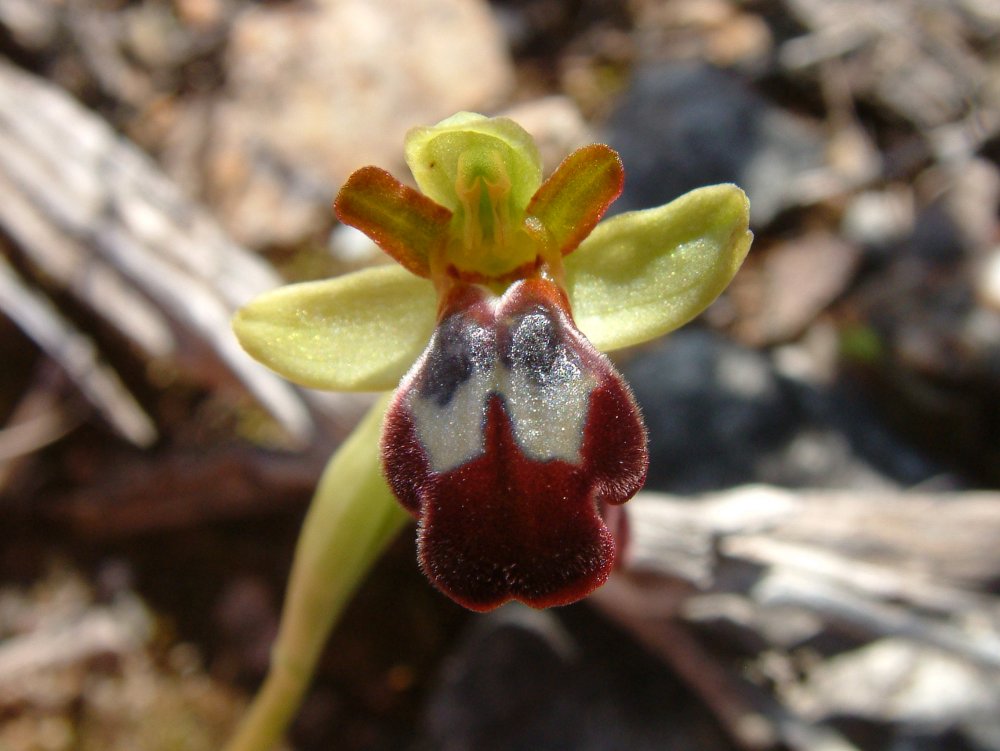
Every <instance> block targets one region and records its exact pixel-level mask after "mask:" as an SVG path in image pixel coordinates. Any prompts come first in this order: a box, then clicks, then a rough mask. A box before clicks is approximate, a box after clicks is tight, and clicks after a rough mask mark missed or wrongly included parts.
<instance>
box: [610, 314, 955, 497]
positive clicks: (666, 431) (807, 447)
mask: <svg viewBox="0 0 1000 751" xmlns="http://www.w3.org/2000/svg"><path fill="white" fill-rule="evenodd" d="M623 371H624V374H625V377H626V379H627V380H628V381H629V382H630V383H631V384H632V387H633V389H634V391H635V395H636V398H637V399H638V401H639V404H640V406H641V407H642V410H643V414H644V415H645V418H646V424H647V427H648V428H649V435H650V472H649V482H648V484H647V487H650V488H653V489H658V490H666V491H670V492H675V493H695V492H704V491H709V490H718V489H723V488H726V487H731V486H733V485H739V484H743V483H750V482H767V483H772V484H776V485H780V486H784V487H829V488H858V489H862V488H873V487H887V486H894V485H903V486H908V485H912V484H915V483H918V482H921V481H923V480H926V479H928V478H930V477H932V476H935V475H936V474H937V468H936V467H935V466H934V465H933V464H932V463H931V462H929V461H927V460H926V459H924V458H923V457H922V456H920V455H919V454H918V453H917V452H916V451H914V450H913V449H911V448H910V447H909V446H907V445H906V444H905V443H903V442H902V441H901V440H900V439H899V438H897V437H895V436H894V435H893V434H892V433H891V432H890V431H889V430H887V429H886V428H885V427H884V426H883V425H882V424H881V423H880V422H879V421H878V419H877V417H876V416H875V415H874V414H873V411H872V408H871V406H870V405H869V404H868V403H867V402H865V401H864V400H863V399H862V398H861V397H860V396H858V395H856V394H850V393H848V392H847V391H846V390H844V389H841V390H829V391H824V390H821V389H819V388H818V387H815V386H811V385H808V384H805V383H803V382H799V381H794V380H792V379H789V378H785V377H784V376H782V375H781V374H780V373H778V371H777V370H776V369H775V367H774V365H773V363H772V362H771V359H770V358H769V357H768V355H766V354H764V353H761V352H757V351H754V350H751V349H747V348H744V347H741V346H739V345H736V344H734V343H731V342H729V341H727V340H725V339H724V338H722V337H721V336H719V335H716V334H712V333H709V332H706V331H703V330H698V329H688V330H684V331H681V332H678V333H677V334H674V335H673V336H671V337H670V338H669V339H666V340H664V341H663V343H662V344H660V345H659V346H658V347H656V348H655V349H653V350H650V351H647V352H645V353H644V354H643V355H642V356H640V357H638V358H637V359H636V360H634V361H633V362H631V363H629V364H628V365H627V366H626V367H625V368H623Z"/></svg>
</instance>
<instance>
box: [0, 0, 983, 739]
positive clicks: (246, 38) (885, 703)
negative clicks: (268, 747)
mask: <svg viewBox="0 0 1000 751" xmlns="http://www.w3.org/2000/svg"><path fill="white" fill-rule="evenodd" d="M0 53H2V57H0V749H2V751H35V750H36V749H37V750H38V751H62V750H64V749H66V750H69V749H79V750H84V751H90V750H92V749H101V750H102V751H105V750H114V749H128V750H130V751H131V750H136V751H147V750H149V751H160V750H161V749H162V750H164V751H166V750H167V749H193V750H195V751H200V750H202V749H205V750H208V749H217V748H219V747H220V745H221V743H222V741H223V739H224V738H225V737H226V735H227V734H228V732H229V731H230V729H231V728H232V725H233V723H234V722H235V720H236V719H237V718H238V716H239V713H240V712H241V711H242V708H243V707H244V706H245V703H246V701H247V700H248V697H249V696H251V695H252V692H253V689H254V687H255V686H256V685H257V683H258V682H259V681H260V680H261V678H262V676H263V673H264V670H265V667H266V662H267V653H268V647H269V644H270V640H271V638H272V637H273V635H274V632H275V628H276V624H277V617H278V609H279V607H280V603H281V599H282V591H283V586H284V581H285V577H286V576H287V572H288V570H289V564H290V560H291V550H292V546H293V544H294V541H295V538H296V535H297V532H298V529H299V526H300V523H301V519H302V516H303V514H304V511H305V508H306V504H307V502H308V499H309V497H310V494H311V491H312V488H313V486H314V483H315V481H316V479H317V477H318V474H319V472H320V470H321V469H322V467H323V464H324V463H325V461H326V459H327V457H328V456H329V455H330V453H331V452H332V451H333V450H334V449H335V447H336V445H337V443H338V442H339V441H340V440H341V439H342V438H343V436H344V435H346V433H347V431H349V430H350V428H351V426H352V424H353V422H354V421H355V420H356V419H357V417H358V416H359V415H360V414H361V413H362V411H363V410H364V408H365V405H366V404H367V403H368V401H369V398H368V397H365V396H364V395H353V396H350V395H330V394H318V393H311V392H306V391H304V390H301V389H297V388H294V387H292V386H290V385H288V384H287V383H284V382H283V381H281V380H280V379H278V378H277V377H274V376H272V375H271V374H270V373H268V372H266V371H265V370H264V368H263V367H262V366H258V365H256V364H255V363H253V362H252V361H251V360H250V359H249V358H248V357H246V356H245V355H243V353H242V352H241V351H240V350H239V348H238V346H237V345H236V344H235V341H234V340H233V338H232V336H231V334H230V332H229V325H228V320H229V317H230V315H231V313H232V311H233V310H234V309H235V308H236V307H238V306H239V305H240V304H242V303H244V302H246V301H247V300H249V299H250V298H251V297H253V296H254V295H256V294H258V293H260V292H262V291H265V290H267V289H270V288H273V287H275V286H278V285H279V284H281V283H283V281H284V280H303V279H313V278H323V277H327V276H330V275H333V274H337V273H343V272H345V271H349V270H353V269H357V268H360V267H363V266H366V265H369V264H374V263H382V262H384V259H383V258H382V257H381V255H380V253H379V251H378V250H377V249H374V248H373V247H372V246H370V245H369V244H368V243H367V242H366V241H363V240H359V238H358V236H357V235H356V234H354V233H353V231H349V230H347V229H346V228H342V227H338V226H336V222H335V220H334V219H333V217H332V214H331V212H330V208H329V207H330V203H331V200H332V197H333V196H334V195H335V193H336V191H337V189H338V187H339V185H340V183H341V182H342V181H343V180H344V179H345V178H346V176H347V175H348V174H349V173H350V172H351V171H353V170H354V169H356V168H357V167H360V166H363V165H365V164H376V165H380V166H383V167H386V168H389V169H391V170H392V171H393V172H394V173H395V174H396V175H398V176H399V177H400V178H407V177H408V176H407V175H406V170H405V166H404V165H403V162H402V139H403V136H404V134H405V132H406V130H407V129H408V128H409V127H411V126H414V125H424V124H430V123H434V122H436V121H438V120H440V119H442V118H444V117H446V116H448V115H450V114H452V113H453V112H455V111H457V110H463V109H465V110H475V111H481V112H484V113H487V114H509V115H510V116H512V117H514V118H515V119H517V120H518V121H519V122H520V123H522V124H523V125H524V126H525V127H526V128H527V129H528V130H529V131H531V132H532V133H533V134H534V135H535V136H536V138H537V139H538V140H539V143H540V146H541V148H542V151H543V155H544V159H545V162H546V169H547V170H551V169H552V168H553V167H554V166H555V165H556V164H557V163H558V162H559V160H560V159H561V158H562V157H563V156H564V155H565V154H567V153H568V152H569V151H570V150H572V149H573V148H575V147H577V146H580V145H583V144H586V143H589V142H594V141H602V142H606V143H609V144H610V145H611V146H613V147H614V148H616V149H618V150H619V152H620V153H621V155H622V159H623V161H624V163H625V168H626V187H625V193H624V194H623V196H622V198H621V199H620V200H619V201H618V202H617V203H616V204H615V206H614V207H613V210H614V211H623V210H630V209H637V208H644V207H649V206H654V205H658V204H660V203H664V202H666V201H668V200H670V199H672V198H674V197H676V196H678V195H680V194H681V193H683V192H684V191H686V190H689V189H691V188H694V187H697V186H700V185H705V184H710V183H716V182H723V181H733V182H736V183H738V184H739V185H740V186H741V187H743V188H744V189H745V190H746V191H747V192H748V193H749V195H750V199H751V205H752V229H753V230H754V232H755V234H756V240H755V242H754V246H753V249H752V251H751V254H750V257H749V259H748V261H747V263H746V265H745V267H744V268H743V270H742V271H741V272H740V274H739V275H738V276H737V278H736V280H735V282H734V283H733V285H732V286H731V287H730V289H729V290H728V291H727V292H726V293H725V294H724V295H723V297H722V298H720V300H719V301H718V302H716V303H715V304H714V305H713V306H712V307H711V308H710V309H709V310H708V311H707V312H706V313H705V314H704V315H703V316H702V317H701V318H700V319H699V320H698V321H696V322H695V323H693V324H692V325H690V326H688V327H687V328H685V329H684V330H682V331H680V332H678V333H676V334H674V335H672V336H670V337H669V338H667V339H665V340H663V341H661V342H658V343H654V344H651V345H648V346H646V347H643V348H640V349H637V350H634V351H629V352H625V353H621V354H620V356H618V357H617V361H618V362H619V364H620V366H621V368H622V370H623V371H624V372H625V374H626V376H627V377H628V379H629V380H630V381H631V383H632V384H633V385H634V388H635V391H636V394H637V397H638V399H639V401H640V403H641V405H642V407H643V409H644V412H645V415H646V417H647V421H648V425H649V430H650V436H651V453H652V466H651V472H650V483H649V490H650V491H651V493H650V494H648V495H644V496H642V497H640V498H639V499H636V500H634V501H632V502H631V503H630V505H629V509H630V512H631V524H632V530H633V545H632V547H631V548H630V550H629V552H628V555H627V556H626V557H625V560H624V566H623V570H622V571H621V572H620V573H619V574H617V575H616V576H615V577H614V578H613V580H612V582H610V583H609V585H608V586H607V587H606V588H605V589H604V590H601V592H600V593H599V594H598V595H597V596H595V597H594V598H592V600H591V601H588V602H586V603H582V604H578V605H574V606H571V607H568V608H562V609H559V610H557V611H547V612H542V613H538V612H533V611H528V610H525V609H523V608H519V607H516V606H511V607H505V608H502V609H501V610H500V611H498V612H496V613H494V614H491V615H487V616H478V615H471V614H469V613H466V612H464V611H462V610H461V609H460V608H458V607H457V606H455V605H453V604H452V603H451V602H450V601H448V600H446V599H445V598H443V597H441V596H440V595H438V594H437V593H436V592H434V591H433V590H432V589H431V588H430V587H429V586H428V585H427V584H426V582H425V580H424V579H423V577H422V576H421V575H420V574H419V572H418V571H417V569H416V564H415V562H414V551H413V541H412V534H410V533H409V532H407V533H405V534H404V535H402V537H401V538H400V539H399V540H398V541H397V542H396V543H395V544H394V546H393V547H392V548H391V550H390V551H389V553H388V554H387V555H386V556H385V558H384V559H383V560H382V561H381V562H380V563H379V564H378V566H377V567H376V569H375V571H374V572H373V574H372V575H371V576H370V577H369V579H368V580H367V581H366V583H365V584H364V586H363V587H362V589H361V591H360V592H359V594H358V596H357V597H356V599H355V601H354V602H353V603H352V605H351V606H350V608H349V610H348V612H347V613H346V615H345V617H344V619H343V621H342V623H341V624H340V626H339V627H338V629H337V630H336V632H335V634H334V636H333V638H332V640H331V642H330V646H329V648H328V650H327V652H326V654H325V656H324V658H323V661H322V665H321V669H320V675H319V676H318V678H317V681H316V683H315V686H314V688H313V690H312V691H311V692H310V694H309V696H308V697H307V699H306V701H305V704H304V706H303V709H302V712H301V714H300V716H299V717H298V719H297V721H296V724H295V727H294V729H293V732H292V734H291V737H290V739H289V742H288V746H287V748H289V749H299V750H300V751H310V750H312V749H330V748H337V749H342V750H344V751H354V750H358V749H378V750H382V749H386V750H389V749H393V750H395V749H401V750H403V751H422V750H424V749H427V750H432V749H447V750H448V751H462V750H464V749H475V750H476V751H491V750H496V751H508V750H513V749H517V750H521V749H523V750H525V751H549V750H560V751H561V750H563V749H566V750H571V751H578V750H593V751H605V750H608V751H610V750H613V749H630V750H633V751H634V750H636V749H638V750H640V751H641V750H645V749H649V750H651V751H653V750H667V749H698V750H700V751H715V750H716V749H719V750H722V751H729V750H730V749H749V750H751V751H768V750H772V749H773V750H775V751H777V750H779V749H803V750H806V749H808V750H815V751H850V750H851V749H857V750H864V751H867V750H868V749H872V750H875V749H878V750H881V749H890V750H891V751H911V750H913V751H921V750H924V749H926V750H928V751H930V750H931V749H935V750H936V749H948V750H950V749H1000V680H998V678H1000V599H998V597H997V595H998V591H1000V495H998V493H997V492H996V490H997V488H998V486H1000V223H998V222H1000V171H998V169H1000V165H998V161H1000V5H998V4H997V3H996V2H995V0H746V1H745V2H741V1H738V0H629V1H627V2H610V1H608V0H493V1H492V2H487V0H410V1H406V0H271V1H269V2H265V1H264V0H260V1H257V2H253V1H251V0H0Z"/></svg>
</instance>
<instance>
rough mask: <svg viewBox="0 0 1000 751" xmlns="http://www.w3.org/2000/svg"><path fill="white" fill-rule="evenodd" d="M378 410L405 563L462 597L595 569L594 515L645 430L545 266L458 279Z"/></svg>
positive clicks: (533, 587)
mask: <svg viewBox="0 0 1000 751" xmlns="http://www.w3.org/2000/svg"><path fill="white" fill-rule="evenodd" d="M443 303H444V304H443V306H442V311H441V318H440V322H439V323H438V327H437V330H436V331H435V332H434V336H433V337H432V338H431V342H430V344H429V345H428V347H427V350H426V351H425V352H424V354H423V356H422V357H421V358H420V359H419V360H418V361H417V363H416V364H415V365H414V366H413V368H412V370H410V372H409V373H408V374H407V375H406V377H405V378H404V379H403V382H402V384H401V385H400V388H399V390H398V391H397V393H396V396H395V398H394V399H393V401H392V403H391V405H390V407H389V410H388V412H387V413H386V419H385V427H384V430H383V434H382V457H383V463H384V467H385V472H386V477H387V478H388V480H389V484H390V486H391V487H392V489H393V491H394V492H395V494H396V496H397V498H398V499H399V501H400V502H401V503H402V504H403V505H404V506H405V507H406V508H407V509H408V510H409V511H410V512H411V513H413V514H414V515H415V516H416V517H417V518H418V519H419V520H420V530H419V537H418V547H419V554H420V560H421V564H422V566H423V569H424V571H425V572H426V574H427V576H428V577H429V578H430V579H431V581H432V582H434V584H436V585H437V586H438V587H440V588H441V589H442V590H443V591H444V592H446V593H447V594H448V595H450V596H451V597H453V598H454V599H455V600H457V601H458V602H460V603H461V604H463V605H465V606H466V607H468V608H471V609H473V610H485V609H489V608H492V607H495V606H496V605H498V604H500V603H502V602H504V601H505V600H508V599H510V598H516V599H519V600H522V601H524V602H527V603H529V604H531V605H534V606H536V607H545V606H548V605H561V604H564V603H566V602H571V601H573V600H576V599H579V598H580V597H583V596H584V595H586V594H588V593H589V592H590V591H592V590H593V589H594V588H595V587H598V586H600V585H601V584H603V583H604V581H605V579H607V576H608V573H609V571H610V569H611V566H612V563H613V562H614V560H615V539H614V537H613V536H612V534H611V532H610V531H609V530H608V528H607V526H606V525H605V522H604V520H603V519H602V515H601V509H602V508H603V507H605V506H606V505H607V504H620V503H624V502H625V501H627V500H628V499H629V498H631V497H632V496H633V495H635V493H636V492H638V490H639V488H641V487H642V484H643V482H644V481H645V478H646V467H647V463H648V462H647V454H646V435H645V431H644V429H643V425H642V420H641V418H640V417H639V412H638V409H637V408H636V405H635V401H634V400H633V398H632V395H631V393H630V392H629V389H628V387H627V386H626V385H625V383H624V381H623V380H622V378H621V376H619V375H618V373H617V372H615V369H614V367H613V366H612V365H611V363H610V362H609V361H608V359H607V358H606V357H605V356H604V355H602V354H600V353H599V352H598V351H597V350H596V349H594V347H593V346H592V345H591V344H590V342H588V341H587V339H586V337H584V336H583V335H582V334H581V333H580V332H579V331H577V329H576V327H575V326H574V324H573V319H572V317H571V316H570V313H569V304H568V302H567V299H566V295H565V293H564V292H563V291H562V290H561V289H560V288H559V287H558V285H556V284H554V283H553V282H552V281H550V280H547V279H544V278H538V277H536V278H530V279H523V280H519V281H517V282H514V283H513V284H512V285H510V286H509V287H508V288H507V289H506V291H505V292H504V293H503V294H502V295H496V294H494V293H493V292H491V291H490V290H488V289H486V288H485V287H482V286H479V285H471V284H458V285H456V286H455V287H453V288H452V290H451V292H450V293H449V295H448V298H447V299H446V300H445V301H443Z"/></svg>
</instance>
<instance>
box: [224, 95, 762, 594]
mask: <svg viewBox="0 0 1000 751" xmlns="http://www.w3.org/2000/svg"><path fill="white" fill-rule="evenodd" d="M406 158H407V163H408V164H409V166H410V169H411V171H412V172H413V175H414V178H415V179H416V182H417V185H418V186H419V188H420V191H417V190H414V189H412V188H409V187H407V186H405V185H403V184H402V183H400V182H399V181H398V180H396V179H395V178H394V177H392V175H390V174H389V173H388V172H386V171H384V170H381V169H379V168H376V167H365V168H362V169H360V170H358V171H357V172H355V173H354V174H353V175H351V177H350V178H349V179H348V181H347V183H346V184H345V185H344V187H343V189H342V190H341V192H340V194H339V195H338V197H337V200H336V202H335V210H336V212H337V215H338V217H339V218H340V219H341V221H343V222H345V223H347V224H351V225H353V226H355V227H357V228H358V229H360V230H361V231H363V232H365V233H366V234H367V235H368V236H369V237H371V238H372V239H373V240H374V241H375V242H376V243H377V244H378V245H379V246H380V247H381V248H382V249H383V250H384V251H385V252H386V253H388V254H389V255H390V256H391V257H392V258H394V259H395V260H396V261H397V262H398V264H399V265H398V266H389V267H379V268H375V269H370V270H366V271H362V272H358V273H355V274H350V275H347V276H344V277H339V278H336V279H332V280H328V281H323V282H311V283H305V284H299V285H291V286H289V287H285V288H282V289H279V290H276V291H274V292H272V293H268V294H266V295H264V296H262V297H261V298H258V299H257V300H255V301H254V302H252V303H251V304H250V305H248V306H246V307H245V308H243V309H242V310H241V311H240V312H239V313H238V315H237V318H236V321H235V328H236V332H237V335H238V336H239V338H240V341H241V342H242V344H243V346H244V347H245V348H246V349H247V350H248V351H249V352H250V353H251V354H252V355H254V356H255V357H257V358H258V359H260V360H261V361H262V362H264V363H265V364H267V365H269V366H270V367H272V368H273V369H275V370H276V371H278V372H279V373H282V374H283V375H285V376H286V377H288V378H290V379H291V380H294V381H297V382H299V383H301V384H303V385H306V386H312V387H317V388H324V389H334V390H388V389H392V388H393V387H395V386H396V385H397V384H398V388H397V389H396V391H395V394H394V395H393V396H392V398H391V400H390V401H389V403H388V408H387V409H386V411H385V417H384V422H383V427H382V434H381V441H380V456H381V465H382V471H383V473H384V478H385V481H387V483H388V487H389V489H390V490H391V491H392V494H393V495H394V496H395V497H396V499H397V500H398V501H399V502H400V503H401V504H402V506H403V507H405V509H406V510H407V511H409V512H410V513H411V514H412V515H413V516H414V517H415V518H416V519H417V522H418V532H417V540H418V555H419V558H420V563H421V567H422V569H423V570H424V572H425V574H426V575H427V576H428V578H429V579H430V580H431V582H433V583H434V584H435V586H437V587H438V588H439V589H441V590H442V591H443V592H445V593H446V594H447V595H449V596H450V597H452V598H453V599H454V600H456V601H457V602H459V603H461V604H462V605H465V606H466V607H468V608H471V609H474V610H488V609H491V608H494V607H496V606H497V605H499V604H501V603H503V602H505V601H507V600H510V599H516V600H520V601H523V602H526V603H528V604H529V605H533V606H535V607H546V606H550V605H560V604H565V603H568V602H572V601H574V600H577V599H579V598H581V597H583V596H585V595H586V594H588V593H589V592H591V591H592V590H593V589H594V588H596V587H598V586H600V585H601V584H602V583H603V582H604V581H605V580H606V579H607V577H608V574H609V572H610V570H611V568H612V566H613V564H614V561H615V558H616V550H617V547H618V541H616V533H618V531H619V529H620V526H621V525H620V523H619V522H617V521H616V520H617V519H618V518H619V514H618V513H617V511H618V508H617V507H618V506H619V504H622V503H624V502H625V501H627V500H628V499H629V498H631V497H632V496H633V495H635V493H636V492H638V490H639V489H640V488H641V486H642V484H643V482H644V480H645V476H646V468H647V461H648V459H647V451H646V436H645V429H644V427H643V424H642V420H641V417H640V415H639V411H638V408H637V407H636V404H635V401H634V399H633V397H632V395H631V392H630V390H629V388H628V387H627V385H626V384H625V382H624V381H623V380H622V378H621V376H620V375H619V374H618V373H617V371H616V370H615V369H614V367H613V366H612V364H611V363H610V361H609V360H608V359H607V358H606V357H605V356H604V355H603V354H601V353H600V351H599V350H605V351H607V350H611V349H615V348H619V347H624V346H629V345H633V344H638V343H640V342H643V341H646V340H648V339H651V338H654V337H656V336H660V335H662V334H664V333H666V332H668V331H670V330H672V329H674V328H676V327H677V326H680V325H682V324H683V323H685V322H687V321H688V320H690V319H691V318H693V317H694V316H695V315H697V314H698V313H699V312H700V311H701V310H703V309H704V308H705V307H706V306H707V305H708V304H709V303H710V302H711V301H712V300H714V299H715V297H716V296H717V295H718V294H719V293H720V292H721V291H722V290H723V289H724V288H725V286H726V285H727V284H728V283H729V281H730V279H731V278H732V276H733V275H734V274H735V272H736V270H737V269H738V268H739V265H740V263H741V262H742V260H743V258H744V256H745V255H746V252H747V250H748V249H749V246H750V240H751V235H750V233H749V231H748V229H747V221H748V207H747V202H746V197H745V196H744V194H743V192H742V191H740V190H739V189H738V188H737V187H735V186H732V185H719V186H713V187H709V188H703V189H700V190H697V191H693V192H691V193H689V194H687V195H685V196H683V197H681V198H679V199H677V200H676V201H674V202H672V203H670V204H668V205H666V206H663V207H660V208H656V209H650V210H646V211H639V212H632V213H628V214H622V215H619V216H617V217H614V218H612V219H610V220H607V221H605V222H601V223H600V224H598V222H600V220H601V217H602V216H603V214H604V212H605V211H606V209H607V208H608V206H609V205H610V204H611V202H612V201H613V200H614V199H615V198H616V197H617V196H618V194H619V193H620V192H621V189H622V183H623V173H622V166H621V162H620V160H619V159H618V155H617V154H616V153H615V152H614V151H613V150H611V149H610V148H608V147H607V146H603V145H599V144H598V145H592V146H588V147H585V148H582V149H579V150H578V151H576V152H574V153H573V154H571V155H570V156H569V157H567V158H566V160H565V161H564V162H563V163H562V164H561V165H560V166H559V167H558V168H557V169H556V171H555V172H554V173H553V174H552V175H551V176H550V177H549V178H548V180H546V181H545V182H542V175H541V166H540V159H539V156H538V151H537V149H536V147H535V145H534V142H533V141H532V139H531V137H530V136H529V135H528V134H527V133H526V132H525V131H524V130H523V129H522V128H521V127H520V126H518V125H517V124H515V123H514V122H512V121H510V120H507V119H504V118H493V119H491V118H486V117H483V116H481V115H475V114H471V113H460V114H458V115H455V116H454V117H452V118H449V119H448V120H445V121H444V122H442V123H440V124H438V125H436V126H433V127H428V128H417V129H415V130H413V131H411V132H410V133H409V135H408V136H407V140H406ZM400 379H401V380H400ZM374 495H375V496H378V497H379V498H380V497H381V496H382V495H385V494H382V493H376V494H374ZM379 498H373V499H372V503H378V502H380V501H379ZM358 502H359V503H362V502H365V501H364V499H360V500H359V501H358Z"/></svg>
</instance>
